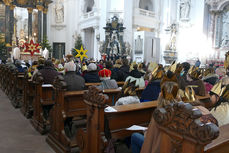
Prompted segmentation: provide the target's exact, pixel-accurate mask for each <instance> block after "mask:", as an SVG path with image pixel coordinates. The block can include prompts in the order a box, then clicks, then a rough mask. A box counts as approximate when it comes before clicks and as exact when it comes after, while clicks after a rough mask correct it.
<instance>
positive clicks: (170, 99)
mask: <svg viewBox="0 0 229 153" xmlns="http://www.w3.org/2000/svg"><path fill="white" fill-rule="evenodd" d="M170 72H171V71H169V74H168V72H167V74H166V76H164V77H163V79H162V81H161V93H160V95H159V98H158V106H157V107H158V108H161V107H165V106H166V105H168V104H170V103H176V102H178V101H180V95H179V92H178V91H179V86H178V83H177V82H178V81H177V78H176V76H175V75H172V74H171V73H170ZM196 108H198V109H199V110H200V111H201V112H202V114H203V116H202V117H201V121H202V122H203V123H208V122H211V121H213V122H216V119H215V118H214V117H213V116H212V115H211V114H210V112H209V111H208V110H207V109H206V108H204V107H202V106H198V107H196ZM160 134H161V133H160V131H159V129H158V128H157V126H156V124H155V120H154V118H153V117H152V118H151V121H150V124H149V126H148V130H147V132H145V133H144V135H142V134H140V133H134V134H132V136H131V148H132V152H133V153H140V152H141V153H160V139H161V135H160Z"/></svg>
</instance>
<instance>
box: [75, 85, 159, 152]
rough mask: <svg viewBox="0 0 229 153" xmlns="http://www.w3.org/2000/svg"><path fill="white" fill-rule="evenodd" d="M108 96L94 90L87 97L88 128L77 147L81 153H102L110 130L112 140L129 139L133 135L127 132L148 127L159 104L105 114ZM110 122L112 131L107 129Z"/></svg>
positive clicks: (83, 131) (148, 104)
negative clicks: (132, 127)
mask: <svg viewBox="0 0 229 153" xmlns="http://www.w3.org/2000/svg"><path fill="white" fill-rule="evenodd" d="M107 100H108V97H107V95H104V94H102V93H100V92H99V90H98V89H96V88H95V87H93V86H91V87H89V91H87V92H85V94H84V101H85V103H86V105H87V128H86V129H80V130H79V132H78V133H77V138H76V139H77V143H78V145H79V147H80V150H81V153H102V152H104V149H105V147H106V144H107V141H108V140H106V139H104V132H105V131H106V130H108V129H110V133H111V136H112V138H115V139H119V138H125V137H127V136H130V135H131V134H132V131H127V130H126V128H128V127H130V126H132V125H144V126H147V125H148V123H149V122H150V118H151V115H152V112H153V110H154V109H155V108H156V106H157V101H152V102H146V103H139V104H129V105H122V106H114V107H113V108H114V109H116V110H117V111H116V112H104V109H105V107H106V106H107V105H106V101H107ZM105 120H106V121H108V122H106V123H107V124H108V128H106V125H107V124H106V123H105Z"/></svg>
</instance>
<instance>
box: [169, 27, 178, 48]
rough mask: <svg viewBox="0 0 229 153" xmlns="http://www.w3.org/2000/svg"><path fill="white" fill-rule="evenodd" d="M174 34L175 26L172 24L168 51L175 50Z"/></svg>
mask: <svg viewBox="0 0 229 153" xmlns="http://www.w3.org/2000/svg"><path fill="white" fill-rule="evenodd" d="M176 32H177V28H176V24H172V25H171V37H170V45H169V48H170V50H176Z"/></svg>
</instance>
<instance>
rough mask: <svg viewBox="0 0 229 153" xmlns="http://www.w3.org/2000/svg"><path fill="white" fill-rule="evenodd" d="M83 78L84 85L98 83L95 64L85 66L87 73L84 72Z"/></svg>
mask: <svg viewBox="0 0 229 153" xmlns="http://www.w3.org/2000/svg"><path fill="white" fill-rule="evenodd" d="M83 77H84V79H85V82H86V83H96V82H100V79H99V75H98V71H97V66H96V65H95V63H90V64H89V65H88V66H87V71H86V72H85V74H84V76H83Z"/></svg>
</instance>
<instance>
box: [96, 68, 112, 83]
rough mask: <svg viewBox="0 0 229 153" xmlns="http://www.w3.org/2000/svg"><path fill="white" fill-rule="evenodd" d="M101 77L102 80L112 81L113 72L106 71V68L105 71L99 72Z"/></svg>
mask: <svg viewBox="0 0 229 153" xmlns="http://www.w3.org/2000/svg"><path fill="white" fill-rule="evenodd" d="M99 77H100V79H101V80H106V79H110V77H111V71H110V70H108V69H106V68H104V69H102V70H100V71H99Z"/></svg>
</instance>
